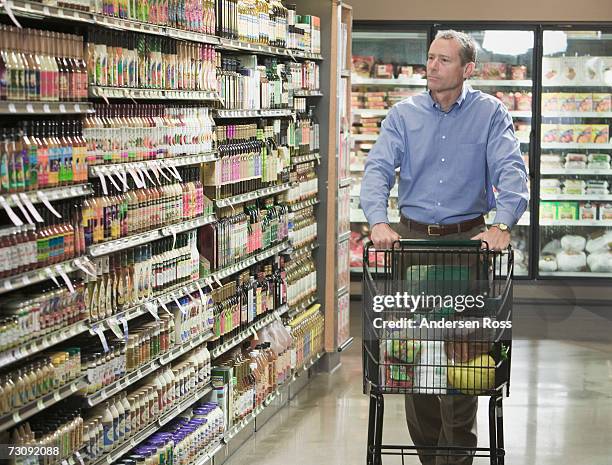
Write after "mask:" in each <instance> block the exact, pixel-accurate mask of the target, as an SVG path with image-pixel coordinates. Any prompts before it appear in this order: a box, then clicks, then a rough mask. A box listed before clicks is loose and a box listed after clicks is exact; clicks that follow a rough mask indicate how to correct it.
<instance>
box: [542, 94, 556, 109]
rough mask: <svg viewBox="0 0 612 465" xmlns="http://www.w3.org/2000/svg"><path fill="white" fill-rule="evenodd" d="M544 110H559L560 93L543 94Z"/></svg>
mask: <svg viewBox="0 0 612 465" xmlns="http://www.w3.org/2000/svg"><path fill="white" fill-rule="evenodd" d="M542 111H559V94H558V93H557V92H544V93H543V94H542Z"/></svg>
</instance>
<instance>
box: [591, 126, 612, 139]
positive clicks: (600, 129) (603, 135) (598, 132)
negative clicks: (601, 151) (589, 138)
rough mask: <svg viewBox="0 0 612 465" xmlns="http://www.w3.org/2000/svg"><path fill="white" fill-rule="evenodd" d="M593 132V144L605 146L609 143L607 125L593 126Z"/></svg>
mask: <svg viewBox="0 0 612 465" xmlns="http://www.w3.org/2000/svg"><path fill="white" fill-rule="evenodd" d="M593 132H594V134H595V137H594V140H593V142H595V143H596V144H607V143H608V142H610V127H609V126H608V125H607V124H594V125H593Z"/></svg>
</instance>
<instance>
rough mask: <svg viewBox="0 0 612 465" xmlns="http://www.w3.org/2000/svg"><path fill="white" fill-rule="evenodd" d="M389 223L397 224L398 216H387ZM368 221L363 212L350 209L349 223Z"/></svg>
mask: <svg viewBox="0 0 612 465" xmlns="http://www.w3.org/2000/svg"><path fill="white" fill-rule="evenodd" d="M388 219H389V223H399V222H400V217H399V215H397V216H396V215H389V216H388ZM367 222H368V220H367V219H366V217H365V214H364V213H363V210H356V209H354V208H353V209H351V223H367Z"/></svg>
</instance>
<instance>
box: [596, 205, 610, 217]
mask: <svg viewBox="0 0 612 465" xmlns="http://www.w3.org/2000/svg"><path fill="white" fill-rule="evenodd" d="M599 219H600V220H612V203H604V204H601V205H600V206H599Z"/></svg>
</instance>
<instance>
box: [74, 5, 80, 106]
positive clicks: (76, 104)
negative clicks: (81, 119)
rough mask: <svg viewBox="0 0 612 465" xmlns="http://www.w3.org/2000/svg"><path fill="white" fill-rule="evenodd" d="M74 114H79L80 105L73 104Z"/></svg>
mask: <svg viewBox="0 0 612 465" xmlns="http://www.w3.org/2000/svg"><path fill="white" fill-rule="evenodd" d="M77 14H78V13H75V15H77ZM74 112H75V113H81V105H79V104H78V103H75V104H74Z"/></svg>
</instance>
